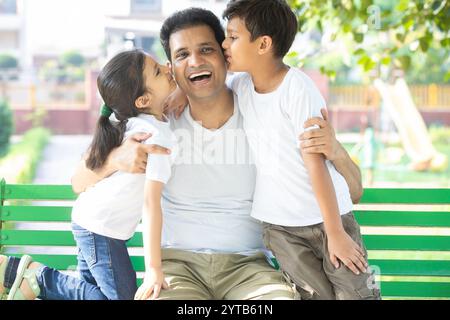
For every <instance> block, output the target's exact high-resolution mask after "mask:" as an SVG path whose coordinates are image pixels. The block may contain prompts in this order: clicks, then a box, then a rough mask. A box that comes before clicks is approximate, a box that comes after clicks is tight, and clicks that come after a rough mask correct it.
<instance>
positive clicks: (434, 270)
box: [369, 259, 450, 277]
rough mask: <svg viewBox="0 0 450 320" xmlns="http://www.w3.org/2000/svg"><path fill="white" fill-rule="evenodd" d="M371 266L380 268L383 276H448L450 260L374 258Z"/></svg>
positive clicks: (371, 260) (370, 261) (449, 274)
mask: <svg viewBox="0 0 450 320" xmlns="http://www.w3.org/2000/svg"><path fill="white" fill-rule="evenodd" d="M369 263H370V265H371V266H377V267H379V268H380V271H381V274H382V275H383V276H436V277H446V276H450V260H375V259H369Z"/></svg>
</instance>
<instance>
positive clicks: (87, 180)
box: [72, 133, 170, 194]
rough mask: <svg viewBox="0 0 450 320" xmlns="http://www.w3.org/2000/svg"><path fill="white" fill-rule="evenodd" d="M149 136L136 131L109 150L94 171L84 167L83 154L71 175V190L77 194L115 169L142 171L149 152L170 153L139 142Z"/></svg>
mask: <svg viewBox="0 0 450 320" xmlns="http://www.w3.org/2000/svg"><path fill="white" fill-rule="evenodd" d="M150 136H151V134H148V133H138V134H135V135H133V136H131V137H130V138H128V139H127V140H125V141H124V142H123V143H122V145H120V146H119V147H117V148H115V149H114V150H113V151H111V153H110V154H109V156H108V158H107V160H106V162H105V164H104V165H103V167H101V168H99V169H98V170H95V171H93V170H90V169H89V168H87V167H86V161H85V160H86V157H87V155H85V157H84V158H83V159H82V160H81V161H80V163H79V164H78V166H77V168H76V170H75V173H74V175H73V176H72V189H73V191H74V192H75V193H77V194H79V193H81V192H84V191H85V190H86V189H87V188H89V187H91V186H93V185H94V184H96V183H97V182H99V181H100V180H103V179H104V178H106V177H109V176H110V175H112V174H113V173H114V172H116V171H124V172H128V173H144V172H145V168H146V166H147V158H148V155H149V154H151V153H153V154H168V153H170V150H169V149H166V148H164V147H161V146H158V145H147V144H142V143H141V142H142V141H145V140H147V139H148V138H149V137H150Z"/></svg>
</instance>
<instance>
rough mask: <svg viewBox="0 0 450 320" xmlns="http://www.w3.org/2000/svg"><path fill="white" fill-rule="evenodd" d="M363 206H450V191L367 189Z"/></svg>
mask: <svg viewBox="0 0 450 320" xmlns="http://www.w3.org/2000/svg"><path fill="white" fill-rule="evenodd" d="M360 203H361V204H368V203H383V204H385V203H386V204H392V203H404V204H448V203H450V188H449V189H375V188H365V189H364V194H363V196H362V198H361V202H360Z"/></svg>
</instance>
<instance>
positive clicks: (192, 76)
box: [189, 72, 211, 80]
mask: <svg viewBox="0 0 450 320" xmlns="http://www.w3.org/2000/svg"><path fill="white" fill-rule="evenodd" d="M210 75H211V72H200V73H194V74H191V75H190V76H189V80H193V79H195V78H197V77H201V76H210Z"/></svg>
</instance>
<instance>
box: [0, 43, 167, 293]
mask: <svg viewBox="0 0 450 320" xmlns="http://www.w3.org/2000/svg"><path fill="white" fill-rule="evenodd" d="M97 84H98V89H99V91H100V94H101V96H102V98H103V101H104V102H105V105H104V106H103V107H102V109H101V115H100V118H99V120H98V122H97V128H96V131H95V134H94V138H93V141H92V144H91V146H90V148H89V151H88V156H87V158H86V165H87V167H88V168H90V169H91V170H96V169H98V168H101V167H102V166H103V165H104V164H105V162H106V160H107V157H108V155H109V154H110V152H111V150H112V149H114V148H116V147H118V146H119V145H120V144H121V143H122V141H123V140H124V139H127V138H128V137H130V136H131V135H133V134H135V133H137V132H145V133H151V134H152V136H151V138H149V139H148V140H146V141H145V143H146V144H155V143H157V144H158V145H160V146H162V147H166V148H168V149H174V150H176V138H175V136H174V135H173V133H172V131H171V130H170V122H169V121H168V119H167V118H166V117H165V116H164V114H163V108H164V101H165V100H166V98H167V96H168V95H169V94H170V93H171V92H172V91H173V90H174V89H175V88H176V83H175V82H174V80H173V78H172V76H171V74H170V71H169V69H168V68H167V67H166V66H162V65H160V64H158V63H157V62H155V60H154V59H153V58H151V57H150V56H149V55H148V54H146V53H144V52H143V51H140V50H132V51H126V52H122V53H119V54H118V55H116V56H115V57H113V58H112V59H111V60H110V61H109V62H108V63H107V64H106V65H105V67H104V68H103V69H102V71H101V73H100V75H99V77H98V79H97ZM112 114H113V116H114V117H112V116H111V115H112ZM175 153H176V152H172V154H168V153H167V152H166V153H165V154H164V153H162V151H161V154H159V155H152V157H151V158H150V159H149V160H148V165H149V166H151V167H152V170H148V171H147V173H146V174H145V175H144V174H130V173H126V172H116V173H114V174H113V175H111V176H109V177H108V178H105V179H103V180H102V181H101V182H99V183H97V184H96V185H95V186H93V187H92V188H89V189H87V190H86V191H85V192H83V193H81V194H80V195H79V197H78V199H77V200H76V202H75V204H74V206H73V210H72V232H73V235H74V238H75V241H76V243H77V247H78V271H79V273H80V276H81V279H78V278H75V277H72V276H68V275H65V274H62V273H61V272H59V271H57V270H55V269H52V268H49V267H47V266H44V265H42V264H40V263H37V262H33V261H32V259H31V257H30V256H28V255H24V256H23V257H22V258H21V259H20V260H19V259H18V258H14V257H9V258H7V257H6V256H0V294H2V293H3V294H5V292H6V289H10V290H9V294H8V296H7V299H8V300H30V299H35V298H36V297H38V298H39V299H44V300H132V299H134V298H135V295H137V297H138V298H147V297H150V296H151V295H152V294H153V296H158V293H159V291H160V290H161V288H167V283H166V282H165V281H164V275H163V272H162V263H161V229H162V213H161V205H160V201H161V190H162V187H163V185H164V184H165V183H166V182H167V181H168V180H169V178H170V176H171V166H172V163H173V160H174V156H175ZM141 217H142V221H143V225H144V228H143V238H144V254H145V266H146V275H145V278H144V283H143V285H142V286H141V288H140V289H139V291H138V292H137V293H136V290H137V285H136V272H135V271H134V269H133V266H132V264H131V261H130V257H129V255H128V250H127V246H126V242H127V240H129V239H130V238H131V237H132V236H133V234H134V232H135V230H136V227H137V225H138V224H139V221H140V220H141Z"/></svg>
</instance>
